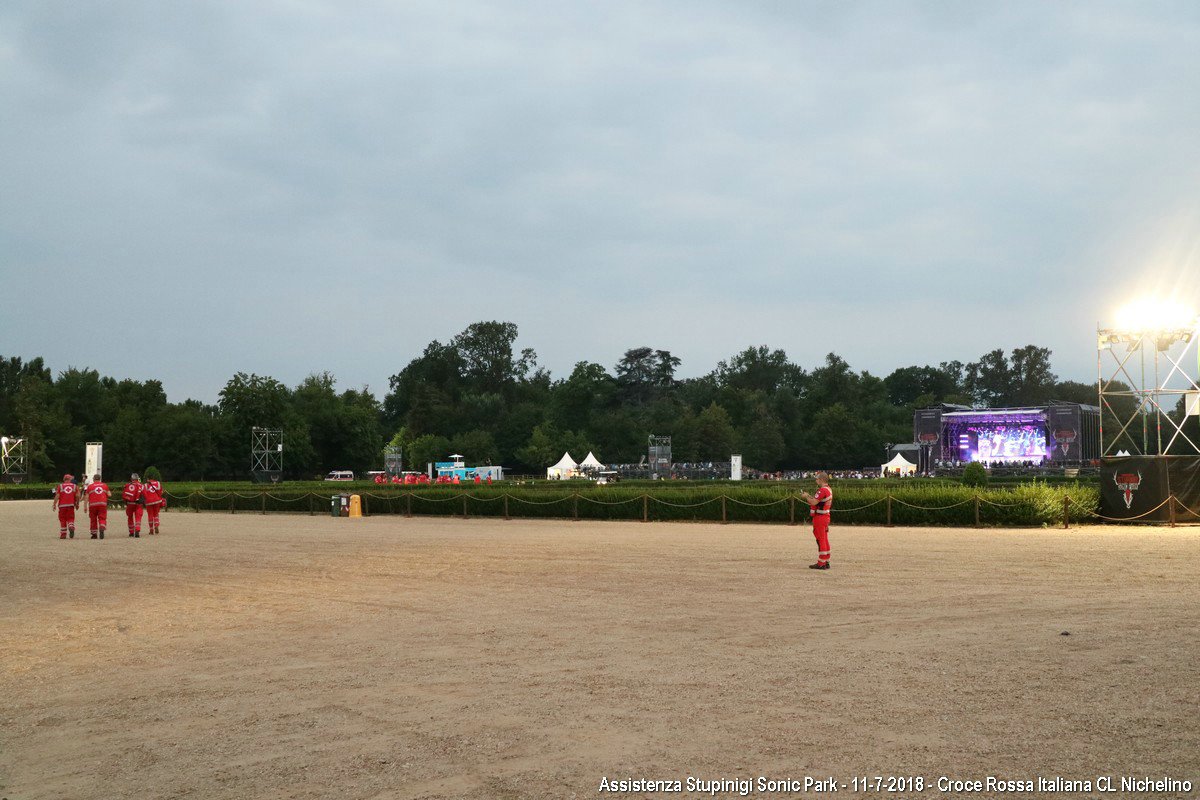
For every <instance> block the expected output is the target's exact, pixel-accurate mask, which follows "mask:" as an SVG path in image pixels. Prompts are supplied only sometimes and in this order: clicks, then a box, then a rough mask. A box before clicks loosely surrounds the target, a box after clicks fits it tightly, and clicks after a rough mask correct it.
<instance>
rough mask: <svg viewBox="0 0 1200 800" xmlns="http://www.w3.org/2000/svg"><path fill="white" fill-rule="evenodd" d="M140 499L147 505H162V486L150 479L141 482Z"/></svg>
mask: <svg viewBox="0 0 1200 800" xmlns="http://www.w3.org/2000/svg"><path fill="white" fill-rule="evenodd" d="M142 499H143V500H145V501H146V505H148V506H158V505H162V501H163V488H162V484H161V483H159V482H158V481H154V480H150V481H146V482H145V483H143V484H142Z"/></svg>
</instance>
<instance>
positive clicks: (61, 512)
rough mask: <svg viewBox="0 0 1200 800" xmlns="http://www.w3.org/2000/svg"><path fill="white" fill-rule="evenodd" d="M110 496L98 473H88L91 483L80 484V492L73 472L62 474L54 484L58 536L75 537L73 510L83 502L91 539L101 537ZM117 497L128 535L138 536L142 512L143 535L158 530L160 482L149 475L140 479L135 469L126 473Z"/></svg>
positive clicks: (162, 499) (161, 497) (163, 500)
mask: <svg viewBox="0 0 1200 800" xmlns="http://www.w3.org/2000/svg"><path fill="white" fill-rule="evenodd" d="M111 497H112V491H111V490H110V489H109V488H108V484H107V483H105V482H104V481H103V480H101V478H100V473H96V474H95V475H93V476H92V482H91V483H89V484H87V485H86V486H85V487H83V490H82V492H81V491H80V489H79V486H78V485H77V484H76V483H75V476H74V475H70V474H68V475H63V479H62V483H60V484H59V485H58V486H55V487H54V510H55V512H56V513H57V514H58V538H60V539H67V538H71V539H74V538H75V510H76V509H77V508H79V506H80V503H81V502H86V507H87V512H88V528H89V531H90V532H91V534H92V538H93V539H103V538H104V532H105V530H106V529H107V528H108V501H109V499H110V498H111ZM121 500H122V501H124V503H125V518H126V520H127V521H128V523H129V535H130V536H131V537H133V538H135V539H136V538H139V537H141V535H142V515H143V513H144V514H145V516H146V528H147V530H146V533H147V535H150V536H153V535H155V534H157V533H158V532H159V527H158V516H159V513H160V512H161V511H162V510H163V509H164V508H166V506H167V501H166V498H165V497H164V495H163V488H162V483H161V482H159V481H157V480H155V479H153V478H150V479H148V480H146V481H145V482H143V481H142V479H141V478H140V477H139V476H138V474H137V473H136V472H135V473H133V474H132V475H131V476H129V482H128V483H126V484H125V488H124V489H122V490H121Z"/></svg>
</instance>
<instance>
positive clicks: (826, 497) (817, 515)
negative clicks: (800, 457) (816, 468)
mask: <svg viewBox="0 0 1200 800" xmlns="http://www.w3.org/2000/svg"><path fill="white" fill-rule="evenodd" d="M816 477H817V493H816V494H809V493H808V492H801V493H800V496H801V497H802V498H804V502H806V503H808V513H809V514H811V515H812V523H813V537H815V538H816V540H817V563H815V564H809V565H808V568H809V569H829V512H830V511H832V510H833V490H832V489H830V488H829V476H828V475H826V474H825V473H824V472H818V473H817V476H816Z"/></svg>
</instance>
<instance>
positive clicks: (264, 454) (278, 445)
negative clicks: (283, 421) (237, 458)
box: [250, 427, 283, 483]
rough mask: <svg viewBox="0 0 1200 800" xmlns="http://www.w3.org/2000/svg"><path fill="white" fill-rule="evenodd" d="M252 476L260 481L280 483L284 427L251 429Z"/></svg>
mask: <svg viewBox="0 0 1200 800" xmlns="http://www.w3.org/2000/svg"><path fill="white" fill-rule="evenodd" d="M250 476H251V477H252V478H253V479H254V480H255V481H256V482H258V483H279V479H280V478H282V477H283V430H282V429H280V428H258V427H254V428H251V429H250Z"/></svg>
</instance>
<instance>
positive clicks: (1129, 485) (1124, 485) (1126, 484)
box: [1113, 472, 1142, 508]
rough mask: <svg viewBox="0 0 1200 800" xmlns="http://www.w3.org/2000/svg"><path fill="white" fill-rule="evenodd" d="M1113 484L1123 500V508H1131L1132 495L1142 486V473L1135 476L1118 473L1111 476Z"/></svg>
mask: <svg viewBox="0 0 1200 800" xmlns="http://www.w3.org/2000/svg"><path fill="white" fill-rule="evenodd" d="M1113 483H1115V484H1116V485H1117V488H1118V489H1120V490H1121V496H1122V497H1124V498H1125V507H1126V508H1133V493H1134V492H1136V491H1137V489H1138V487H1139V486H1141V485H1142V473H1141V472H1138V473H1137V474H1136V475H1135V474H1133V473H1132V472H1118V473H1116V474H1115V475H1113Z"/></svg>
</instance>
